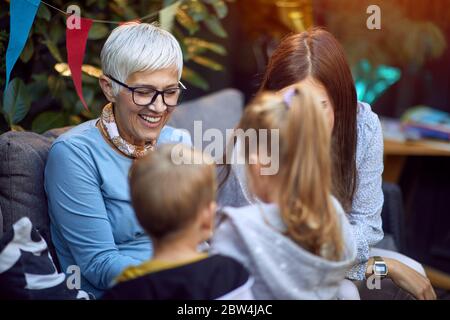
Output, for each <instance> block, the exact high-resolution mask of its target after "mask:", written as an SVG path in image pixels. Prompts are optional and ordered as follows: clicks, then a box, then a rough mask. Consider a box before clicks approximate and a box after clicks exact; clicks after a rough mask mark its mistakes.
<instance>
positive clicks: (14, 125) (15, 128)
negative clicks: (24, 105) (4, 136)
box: [11, 124, 25, 132]
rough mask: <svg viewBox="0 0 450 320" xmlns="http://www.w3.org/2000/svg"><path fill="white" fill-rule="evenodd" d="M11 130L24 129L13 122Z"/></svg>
mask: <svg viewBox="0 0 450 320" xmlns="http://www.w3.org/2000/svg"><path fill="white" fill-rule="evenodd" d="M11 131H22V132H23V131H25V129H24V128H22V127H21V126H19V125H17V124H13V125H11Z"/></svg>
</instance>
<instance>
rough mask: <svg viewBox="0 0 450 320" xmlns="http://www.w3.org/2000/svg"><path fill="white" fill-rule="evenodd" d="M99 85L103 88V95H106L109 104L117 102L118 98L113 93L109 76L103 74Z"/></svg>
mask: <svg viewBox="0 0 450 320" xmlns="http://www.w3.org/2000/svg"><path fill="white" fill-rule="evenodd" d="M98 83H99V85H100V88H102V91H103V94H104V95H105V97H106V99H108V101H109V102H116V97H115V95H114V92H113V88H112V84H111V80H110V79H109V78H108V77H107V76H105V75H103V74H102V75H101V76H100V78H99V79H98Z"/></svg>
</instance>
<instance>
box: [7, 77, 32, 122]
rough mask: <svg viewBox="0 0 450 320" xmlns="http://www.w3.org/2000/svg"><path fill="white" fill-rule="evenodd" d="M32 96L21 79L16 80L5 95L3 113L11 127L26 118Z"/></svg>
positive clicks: (10, 84) (11, 83)
mask: <svg viewBox="0 0 450 320" xmlns="http://www.w3.org/2000/svg"><path fill="white" fill-rule="evenodd" d="M30 104H31V103H30V96H29V94H28V90H27V87H26V86H25V84H24V83H23V81H22V80H21V79H19V78H14V79H13V80H12V81H11V82H10V83H9V85H8V88H7V89H6V91H5V93H4V94H3V113H4V114H5V116H6V120H7V122H8V124H9V126H11V125H13V124H17V123H19V122H20V121H22V120H23V118H25V116H26V115H27V113H28V111H29V110H30Z"/></svg>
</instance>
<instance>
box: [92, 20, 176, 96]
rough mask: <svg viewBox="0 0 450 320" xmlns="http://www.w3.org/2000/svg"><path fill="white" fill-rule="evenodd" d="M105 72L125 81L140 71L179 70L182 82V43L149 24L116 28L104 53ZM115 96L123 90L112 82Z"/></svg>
mask: <svg viewBox="0 0 450 320" xmlns="http://www.w3.org/2000/svg"><path fill="white" fill-rule="evenodd" d="M100 58H101V62H102V71H103V73H104V74H105V75H111V76H112V77H114V78H116V79H117V80H119V81H122V82H125V81H126V79H127V78H128V77H129V76H130V74H132V73H135V72H140V71H148V70H153V71H156V70H160V69H165V68H170V67H176V69H177V70H178V79H180V78H181V72H182V70H183V53H182V51H181V47H180V44H179V43H178V41H177V40H176V39H175V37H174V36H173V35H172V34H171V33H170V32H168V31H166V30H163V29H161V28H159V27H157V26H156V25H153V24H148V23H130V24H124V25H121V26H119V27H117V28H115V29H114V30H113V31H112V33H111V34H110V35H109V37H108V39H106V42H105V44H104V45H103V49H102V52H101V54H100ZM112 86H113V91H114V94H118V93H119V90H120V87H119V85H118V84H116V83H114V82H113V83H112Z"/></svg>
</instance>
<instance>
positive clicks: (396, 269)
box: [383, 258, 436, 300]
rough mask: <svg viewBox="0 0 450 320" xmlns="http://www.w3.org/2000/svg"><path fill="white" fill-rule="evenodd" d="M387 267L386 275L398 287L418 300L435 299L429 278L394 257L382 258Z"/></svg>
mask: <svg viewBox="0 0 450 320" xmlns="http://www.w3.org/2000/svg"><path fill="white" fill-rule="evenodd" d="M383 259H384V261H385V262H386V264H387V267H388V272H389V273H388V277H389V278H390V279H391V280H392V281H393V282H394V283H395V284H396V285H397V286H399V287H400V288H402V289H403V290H405V291H407V292H409V293H410V294H411V295H413V296H414V297H415V298H416V299H418V300H436V293H435V292H434V289H433V287H432V286H431V283H430V280H429V279H428V278H426V277H424V276H423V275H421V274H420V273H418V272H417V271H416V270H414V269H412V268H410V267H408V266H407V265H405V264H403V263H401V262H400V261H398V260H395V259H389V258H383Z"/></svg>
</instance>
